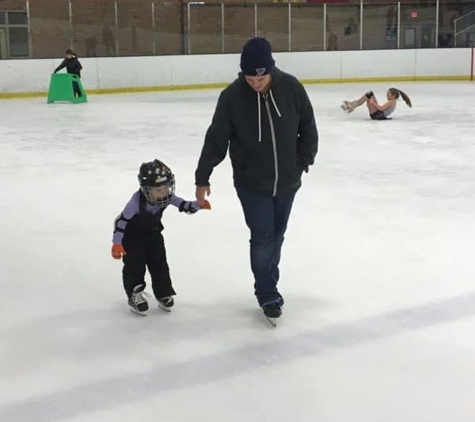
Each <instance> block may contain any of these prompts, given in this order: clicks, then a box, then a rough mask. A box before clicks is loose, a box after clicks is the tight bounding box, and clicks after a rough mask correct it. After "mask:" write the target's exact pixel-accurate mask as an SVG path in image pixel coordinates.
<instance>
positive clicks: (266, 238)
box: [195, 37, 318, 318]
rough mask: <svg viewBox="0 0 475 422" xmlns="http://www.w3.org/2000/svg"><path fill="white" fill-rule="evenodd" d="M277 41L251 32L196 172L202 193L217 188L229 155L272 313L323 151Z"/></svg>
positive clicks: (259, 291)
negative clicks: (292, 228) (297, 208)
mask: <svg viewBox="0 0 475 422" xmlns="http://www.w3.org/2000/svg"><path fill="white" fill-rule="evenodd" d="M274 65H275V61H274V59H273V57H272V52H271V46H270V44H269V42H268V41H267V40H265V39H264V38H258V37H256V38H252V39H251V40H249V41H248V42H247V43H246V44H245V45H244V47H243V51H242V54H241V70H242V72H241V73H240V74H239V77H238V78H237V79H236V80H235V81H234V82H233V83H232V84H230V85H229V86H228V87H227V88H226V89H224V90H223V91H222V92H221V94H220V96H219V100H218V104H217V106H216V110H215V113H214V116H213V120H212V122H211V125H210V127H209V128H208V131H207V132H206V137H205V142H204V145H203V149H202V151H201V156H200V159H199V162H198V167H197V169H196V173H195V184H196V199H197V200H198V202H199V203H200V204H201V203H204V201H205V197H206V195H209V194H210V193H211V190H210V183H209V179H210V176H211V173H212V171H213V168H214V167H216V166H217V165H218V164H219V163H220V162H221V161H222V160H223V159H224V158H225V156H226V153H227V151H228V147H229V155H230V158H231V163H232V167H233V174H234V186H235V188H236V191H237V194H238V197H239V199H240V201H241V205H242V208H243V211H244V216H245V219H246V223H247V226H248V227H249V229H250V231H251V240H250V244H251V268H252V271H253V274H254V278H255V284H254V288H255V294H256V297H257V300H258V303H259V305H260V306H261V307H262V308H263V311H264V314H265V315H266V316H267V317H268V318H278V317H279V316H280V315H281V314H282V310H281V307H282V305H283V303H284V300H283V297H282V296H281V294H280V293H279V291H278V290H277V283H278V281H279V262H280V254H281V248H282V243H283V240H284V234H285V231H286V228H287V222H288V219H289V216H290V211H291V209H292V204H293V200H294V197H295V194H296V192H297V190H298V189H299V188H300V186H301V177H302V172H303V171H305V172H308V169H309V166H311V165H312V164H313V163H314V159H315V156H316V154H317V149H318V133H317V127H316V124H315V118H314V114H313V108H312V104H311V103H310V100H309V98H308V96H307V93H306V91H305V88H304V87H303V85H302V84H301V83H300V82H299V81H298V80H297V79H296V78H295V77H294V76H292V75H289V74H287V73H284V72H282V71H281V70H279V69H278V68H276V67H275V66H274Z"/></svg>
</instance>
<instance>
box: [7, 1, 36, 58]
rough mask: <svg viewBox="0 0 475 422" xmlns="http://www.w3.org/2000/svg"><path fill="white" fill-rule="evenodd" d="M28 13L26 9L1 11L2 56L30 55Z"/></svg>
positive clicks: (17, 56) (18, 56)
mask: <svg viewBox="0 0 475 422" xmlns="http://www.w3.org/2000/svg"><path fill="white" fill-rule="evenodd" d="M0 1H1V0H0ZM29 44H30V43H29V31H28V14H27V13H26V12H25V11H22V10H19V11H11V12H10V11H8V12H6V11H4V10H1V11H0V58H1V59H16V58H20V57H29V56H30V46H29Z"/></svg>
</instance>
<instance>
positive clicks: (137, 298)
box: [129, 284, 149, 316]
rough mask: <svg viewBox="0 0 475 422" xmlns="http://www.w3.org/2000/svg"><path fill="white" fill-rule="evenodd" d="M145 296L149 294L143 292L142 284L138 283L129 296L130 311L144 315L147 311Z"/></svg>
mask: <svg viewBox="0 0 475 422" xmlns="http://www.w3.org/2000/svg"><path fill="white" fill-rule="evenodd" d="M145 296H149V295H148V294H147V293H145V292H144V285H143V284H139V285H138V286H135V287H134V292H133V293H132V295H131V296H130V297H129V307H130V311H131V312H133V313H135V314H137V315H142V316H146V315H147V311H148V302H147V299H145Z"/></svg>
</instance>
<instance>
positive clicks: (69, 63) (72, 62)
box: [54, 48, 82, 97]
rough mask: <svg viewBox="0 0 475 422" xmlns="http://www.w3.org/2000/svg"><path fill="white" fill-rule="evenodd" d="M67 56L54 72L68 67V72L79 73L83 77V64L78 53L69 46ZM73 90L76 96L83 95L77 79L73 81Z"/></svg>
mask: <svg viewBox="0 0 475 422" xmlns="http://www.w3.org/2000/svg"><path fill="white" fill-rule="evenodd" d="M65 56H66V57H65V59H64V60H63V61H62V63H61V64H60V65H59V66H58V67H57V68H56V69H55V70H54V73H57V72H59V71H60V70H61V69H64V68H66V71H67V72H68V73H71V74H72V75H77V76H78V77H79V78H81V70H82V65H81V63H80V62H79V60H78V56H77V55H76V53H74V52H73V50H71V49H69V48H68V49H67V50H66V53H65ZM73 91H74V96H75V97H82V93H81V90H80V88H79V84H78V83H77V82H76V81H73Z"/></svg>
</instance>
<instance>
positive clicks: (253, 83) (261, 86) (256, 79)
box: [246, 73, 272, 92]
mask: <svg viewBox="0 0 475 422" xmlns="http://www.w3.org/2000/svg"><path fill="white" fill-rule="evenodd" d="M271 80H272V76H271V74H270V73H268V74H267V75H262V76H246V82H247V83H248V84H249V86H250V87H251V88H252V89H253V90H254V91H256V92H265V91H266V90H267V89H268V88H269V85H270V83H271Z"/></svg>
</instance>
